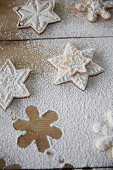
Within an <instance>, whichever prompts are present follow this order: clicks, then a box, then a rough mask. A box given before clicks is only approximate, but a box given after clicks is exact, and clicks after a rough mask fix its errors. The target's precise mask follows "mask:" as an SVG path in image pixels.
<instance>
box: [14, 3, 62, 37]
mask: <svg viewBox="0 0 113 170" xmlns="http://www.w3.org/2000/svg"><path fill="white" fill-rule="evenodd" d="M54 7H55V0H53V1H52V0H50V1H44V2H42V1H40V0H30V1H29V2H28V3H27V4H26V5H24V6H22V7H15V8H14V11H15V12H16V13H17V14H18V16H19V17H20V19H19V22H18V25H17V27H18V28H26V27H32V28H33V29H34V30H35V31H36V32H37V33H38V34H41V33H43V32H44V30H45V29H46V27H47V25H48V24H49V23H55V22H58V21H60V18H59V17H58V16H57V15H56V14H55V13H54V12H53V10H54Z"/></svg>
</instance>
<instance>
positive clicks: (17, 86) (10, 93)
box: [0, 59, 30, 110]
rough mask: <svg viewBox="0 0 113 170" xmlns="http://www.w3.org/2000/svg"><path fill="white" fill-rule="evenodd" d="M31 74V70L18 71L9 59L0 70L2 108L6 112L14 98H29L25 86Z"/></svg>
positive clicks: (0, 104)
mask: <svg viewBox="0 0 113 170" xmlns="http://www.w3.org/2000/svg"><path fill="white" fill-rule="evenodd" d="M29 74H30V69H21V70H16V69H15V67H14V65H13V63H12V62H11V61H10V60H9V59H7V60H6V62H5V64H4V65H3V67H2V68H1V69H0V106H2V108H3V109H4V110H6V109H7V108H8V107H9V105H10V104H11V102H12V101H13V99H14V98H25V97H29V96H30V94H29V92H28V90H27V88H26V86H25V84H24V82H25V81H26V79H27V78H28V76H29Z"/></svg>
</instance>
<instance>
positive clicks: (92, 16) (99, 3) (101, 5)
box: [75, 0, 113, 22]
mask: <svg viewBox="0 0 113 170" xmlns="http://www.w3.org/2000/svg"><path fill="white" fill-rule="evenodd" d="M75 8H76V9H77V10H78V11H79V12H86V11H87V12H88V15H87V18H88V20H89V21H91V22H95V21H96V20H97V16H98V15H100V16H101V17H102V18H103V19H104V20H108V19H110V18H111V14H110V12H108V11H106V9H107V8H113V1H103V0H86V1H85V3H78V4H76V6H75Z"/></svg>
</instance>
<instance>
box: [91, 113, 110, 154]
mask: <svg viewBox="0 0 113 170" xmlns="http://www.w3.org/2000/svg"><path fill="white" fill-rule="evenodd" d="M93 132H94V133H95V134H98V135H101V138H99V139H98V140H96V142H95V146H96V148H97V149H98V150H100V151H102V152H103V151H105V150H107V149H109V148H112V146H113V111H108V112H107V121H106V122H102V123H97V124H95V125H94V126H93ZM112 157H113V149H112Z"/></svg>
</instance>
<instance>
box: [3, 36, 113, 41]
mask: <svg viewBox="0 0 113 170" xmlns="http://www.w3.org/2000/svg"><path fill="white" fill-rule="evenodd" d="M82 38H83V39H85V38H86V39H91V38H94V39H96V38H113V36H97V37H93V36H92V37H55V38H36V39H20V40H17V39H12V40H0V42H11V41H38V40H42V41H43V40H58V39H59V40H61V39H82Z"/></svg>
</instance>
